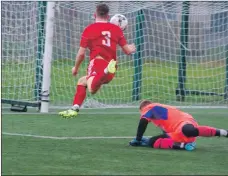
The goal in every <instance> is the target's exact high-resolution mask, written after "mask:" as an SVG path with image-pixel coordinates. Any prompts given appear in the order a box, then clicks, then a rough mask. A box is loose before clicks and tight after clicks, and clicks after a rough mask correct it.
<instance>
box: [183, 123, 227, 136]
mask: <svg viewBox="0 0 228 176" xmlns="http://www.w3.org/2000/svg"><path fill="white" fill-rule="evenodd" d="M182 133H183V134H184V135H185V136H186V137H189V138H190V137H198V136H201V137H213V136H224V137H228V130H224V129H217V128H214V127H210V126H200V125H198V126H194V125H193V124H190V123H189V124H185V125H184V126H183V127H182Z"/></svg>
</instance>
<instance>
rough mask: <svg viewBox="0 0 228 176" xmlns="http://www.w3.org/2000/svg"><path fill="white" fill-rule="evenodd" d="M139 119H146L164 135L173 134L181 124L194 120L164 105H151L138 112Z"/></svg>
mask: <svg viewBox="0 0 228 176" xmlns="http://www.w3.org/2000/svg"><path fill="white" fill-rule="evenodd" d="M140 113H141V118H145V119H147V120H148V121H149V122H152V123H154V125H155V126H158V127H160V128H161V129H162V130H163V131H165V132H166V133H170V132H174V131H175V130H176V129H177V128H178V126H179V124H181V123H182V122H185V121H188V122H194V123H195V120H194V118H193V117H192V116H191V115H190V114H187V113H185V112H182V111H181V110H179V109H177V108H175V107H173V106H169V105H164V104H159V103H152V104H149V105H147V106H145V107H144V108H142V110H141V111H140Z"/></svg>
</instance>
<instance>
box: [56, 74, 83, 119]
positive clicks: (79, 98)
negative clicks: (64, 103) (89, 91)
mask: <svg viewBox="0 0 228 176" xmlns="http://www.w3.org/2000/svg"><path fill="white" fill-rule="evenodd" d="M86 82H87V80H86V76H83V77H81V78H80V79H79V80H78V83H77V88H76V89H77V90H76V93H75V95H74V100H73V106H72V107H71V108H70V109H68V110H66V111H62V112H60V113H59V115H61V116H63V117H64V118H72V117H75V116H77V114H78V112H79V108H80V106H81V105H82V103H83V101H84V100H85V97H86V87H87V86H86V84H87V83H86Z"/></svg>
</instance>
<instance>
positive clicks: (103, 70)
mask: <svg viewBox="0 0 228 176" xmlns="http://www.w3.org/2000/svg"><path fill="white" fill-rule="evenodd" d="M93 64H94V66H93V70H91V72H92V73H91V74H92V75H93V76H91V77H89V78H88V80H87V87H88V90H89V92H90V93H92V94H95V93H96V92H97V91H98V90H99V89H100V87H101V85H102V84H104V83H107V80H108V82H110V81H111V80H110V79H109V78H110V74H111V75H113V74H114V73H115V71H116V61H114V60H111V61H110V62H109V63H107V61H105V60H103V59H95V61H94V63H93ZM112 78H113V77H112Z"/></svg>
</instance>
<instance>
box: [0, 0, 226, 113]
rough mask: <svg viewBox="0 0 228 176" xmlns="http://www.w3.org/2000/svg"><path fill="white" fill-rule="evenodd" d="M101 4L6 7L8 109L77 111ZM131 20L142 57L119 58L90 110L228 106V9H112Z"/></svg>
mask: <svg viewBox="0 0 228 176" xmlns="http://www.w3.org/2000/svg"><path fill="white" fill-rule="evenodd" d="M98 3H99V2H95V1H90V2H82V1H80V2H73V1H72V2H67V1H64V2H48V3H46V2H44V1H39V2H35V1H34V2H32V1H23V2H22V1H21V2H14V1H5V2H2V13H1V15H2V103H7V104H11V105H16V104H19V105H21V106H34V107H39V108H41V109H40V110H41V112H48V110H49V109H50V108H56V107H57V108H60V107H61V108H64V107H70V106H71V104H72V100H73V96H74V93H75V88H76V84H77V79H78V78H79V77H80V76H83V75H85V74H86V68H87V64H88V53H87V56H86V60H85V62H84V63H83V64H82V67H81V68H80V72H79V75H78V76H77V78H74V77H72V75H71V68H72V66H73V65H74V60H75V55H76V52H77V50H78V48H79V42H80V37H81V33H82V31H83V29H84V28H85V27H86V26H87V25H88V24H90V23H92V22H93V21H94V19H93V13H94V10H95V7H96V5H97V4H98ZM106 3H107V4H108V5H109V7H110V15H111V16H112V15H114V14H116V13H121V14H123V15H125V16H126V17H127V18H128V22H129V25H128V27H127V29H126V30H125V31H124V33H125V36H126V38H127V40H128V42H129V43H132V42H134V43H135V44H136V46H137V53H135V54H134V55H133V56H126V55H124V54H123V52H122V51H120V50H119V51H118V61H119V62H118V63H119V65H118V70H117V74H116V77H115V79H114V80H113V81H112V82H111V83H110V84H108V85H104V86H103V87H102V89H101V90H100V91H99V92H98V93H97V94H96V95H90V94H89V93H88V94H87V99H86V100H85V103H84V104H83V107H85V108H101V107H111V108H112V107H132V106H136V105H137V104H138V102H139V101H140V100H142V99H151V100H153V101H156V102H160V103H167V104H171V105H177V106H195V105H196V106H205V107H208V106H223V107H224V106H227V105H228V3H227V2H226V1H223V2H187V1H185V2H178V1H177V2H168V1H167V2H148V1H139V2H128V1H123V2H117V1H116V2H111V1H108V2H106Z"/></svg>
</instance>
